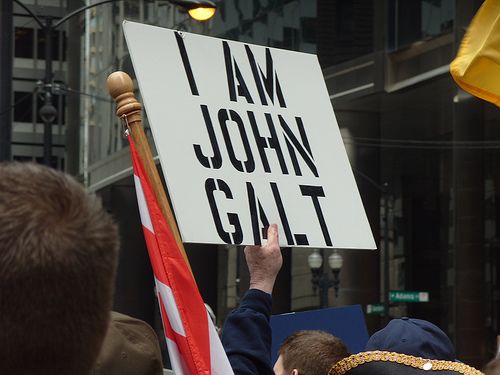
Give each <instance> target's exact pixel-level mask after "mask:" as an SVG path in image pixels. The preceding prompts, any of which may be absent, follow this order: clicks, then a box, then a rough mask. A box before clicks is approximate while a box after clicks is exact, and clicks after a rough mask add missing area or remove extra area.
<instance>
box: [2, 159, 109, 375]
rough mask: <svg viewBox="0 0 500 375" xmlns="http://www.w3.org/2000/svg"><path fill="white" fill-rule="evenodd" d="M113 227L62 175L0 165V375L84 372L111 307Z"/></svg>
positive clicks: (82, 191) (29, 166)
mask: <svg viewBox="0 0 500 375" xmlns="http://www.w3.org/2000/svg"><path fill="white" fill-rule="evenodd" d="M118 246H119V240H118V229H117V227H116V225H115V224H114V222H113V220H112V219H111V217H110V215H109V214H107V213H106V212H105V211H104V210H103V208H102V206H101V203H100V201H99V200H98V199H97V198H96V197H95V196H94V195H93V194H88V193H87V192H86V191H85V189H84V188H83V186H81V185H80V184H79V183H78V182H76V181H75V180H74V179H73V178H71V177H70V176H68V175H66V174H64V173H62V172H57V171H55V170H52V169H49V168H47V167H44V166H41V165H37V164H33V163H0V374H5V375H11V374H12V375H13V374H16V375H25V374H26V375H28V374H30V375H32V374H39V375H42V374H43V375H48V374H51V375H55V374H61V375H62V374H71V375H80V374H82V375H83V374H88V373H89V371H90V369H91V368H92V366H93V363H94V361H95V359H96V357H97V355H98V353H99V349H100V347H101V344H102V340H103V338H104V335H105V333H106V328H107V324H108V320H109V314H110V309H111V300H112V294H113V286H114V276H115V269H116V263H117V254H118Z"/></svg>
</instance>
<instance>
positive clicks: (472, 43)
mask: <svg viewBox="0 0 500 375" xmlns="http://www.w3.org/2000/svg"><path fill="white" fill-rule="evenodd" d="M450 72H451V75H452V76H453V78H454V79H455V81H456V82H457V83H458V85H459V86H460V87H462V88H463V89H464V90H465V91H467V92H469V93H470V94H472V95H475V96H477V97H479V98H481V99H484V100H487V101H489V102H491V103H494V104H495V105H497V106H500V1H498V0H486V1H485V2H484V3H483V5H482V6H481V8H480V9H479V10H478V12H477V13H476V15H475V16H474V18H473V19H472V22H471V23H470V25H469V27H468V29H467V32H466V33H465V36H464V38H463V39H462V43H461V44H460V48H459V50H458V53H457V56H456V57H455V60H453V61H452V63H451V64H450Z"/></svg>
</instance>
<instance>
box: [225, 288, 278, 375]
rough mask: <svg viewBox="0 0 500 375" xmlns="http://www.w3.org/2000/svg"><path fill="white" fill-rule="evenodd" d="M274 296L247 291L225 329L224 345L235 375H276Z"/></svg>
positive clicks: (227, 320) (254, 290)
mask: <svg viewBox="0 0 500 375" xmlns="http://www.w3.org/2000/svg"><path fill="white" fill-rule="evenodd" d="M271 305H272V298H271V295H269V294H268V293H265V292H263V291H261V290H258V289H250V290H248V291H247V292H246V293H245V295H244V296H243V298H242V299H241V302H240V305H239V307H238V308H236V309H235V310H233V311H232V312H231V313H230V314H229V315H228V317H227V318H226V321H225V323H224V328H223V329H222V344H223V345H224V349H225V350H226V353H227V356H228V358H229V362H230V363H231V366H232V368H233V371H234V373H235V375H253V374H258V375H267V374H270V375H271V374H274V372H273V368H272V367H273V366H272V364H271V338H272V335H271V325H270V323H269V318H270V316H271Z"/></svg>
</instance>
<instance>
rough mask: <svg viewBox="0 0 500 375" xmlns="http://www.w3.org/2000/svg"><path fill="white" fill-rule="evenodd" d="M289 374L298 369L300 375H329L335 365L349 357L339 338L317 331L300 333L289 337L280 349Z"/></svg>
mask: <svg viewBox="0 0 500 375" xmlns="http://www.w3.org/2000/svg"><path fill="white" fill-rule="evenodd" d="M279 354H280V355H281V358H282V363H283V369H284V370H285V372H286V373H287V374H289V373H291V372H292V370H293V369H297V370H298V372H299V375H321V374H327V373H328V371H329V370H330V368H331V367H332V365H333V364H335V363H337V362H338V361H340V360H341V359H342V358H345V357H348V356H349V354H350V353H349V350H348V349H347V347H346V346H345V344H344V343H343V342H342V340H340V339H339V338H338V337H335V336H333V335H331V334H329V333H328V332H324V331H317V330H306V331H298V332H295V333H293V334H292V335H290V336H288V337H287V338H286V339H285V341H283V344H281V347H280V349H279Z"/></svg>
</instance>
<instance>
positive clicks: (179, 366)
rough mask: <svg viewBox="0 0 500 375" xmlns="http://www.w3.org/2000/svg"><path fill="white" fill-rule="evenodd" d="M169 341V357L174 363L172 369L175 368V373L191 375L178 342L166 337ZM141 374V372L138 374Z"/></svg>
mask: <svg viewBox="0 0 500 375" xmlns="http://www.w3.org/2000/svg"><path fill="white" fill-rule="evenodd" d="M165 339H166V341H167V349H168V357H169V358H170V364H171V365H172V370H174V374H175V375H189V369H188V368H187V366H186V363H185V362H184V360H183V359H182V356H181V353H180V352H179V348H178V347H177V344H176V343H175V342H174V341H172V340H170V339H169V338H168V337H165ZM138 375H139V374H138Z"/></svg>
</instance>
